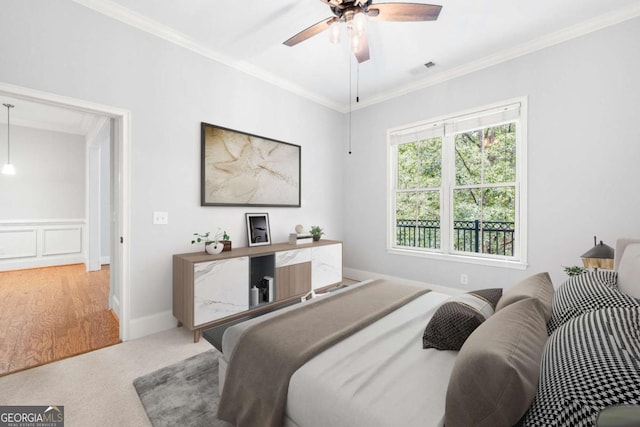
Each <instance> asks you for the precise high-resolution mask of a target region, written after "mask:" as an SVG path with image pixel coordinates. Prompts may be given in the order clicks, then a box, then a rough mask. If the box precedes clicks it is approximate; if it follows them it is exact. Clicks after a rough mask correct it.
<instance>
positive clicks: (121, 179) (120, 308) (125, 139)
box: [0, 83, 130, 341]
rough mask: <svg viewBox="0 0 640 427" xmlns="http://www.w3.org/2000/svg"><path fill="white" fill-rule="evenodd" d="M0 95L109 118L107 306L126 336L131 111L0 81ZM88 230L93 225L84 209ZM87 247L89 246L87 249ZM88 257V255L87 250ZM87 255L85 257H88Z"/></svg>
mask: <svg viewBox="0 0 640 427" xmlns="http://www.w3.org/2000/svg"><path fill="white" fill-rule="evenodd" d="M0 96H7V97H11V98H15V99H20V100H25V101H28V102H33V103H40V104H42V105H46V106H54V107H59V108H63V109H69V110H73V111H79V112H85V113H87V114H92V115H96V116H101V117H105V118H107V119H108V120H109V121H110V130H111V135H112V141H113V143H112V144H111V153H110V154H111V165H112V167H111V176H112V180H111V182H112V184H113V185H112V186H111V206H112V208H111V215H110V217H111V231H110V240H111V242H112V243H111V249H110V268H109V270H110V271H109V273H110V274H109V277H110V278H109V288H110V292H109V306H110V308H111V309H112V310H113V312H114V313H115V314H116V315H117V316H118V319H119V324H120V331H119V336H120V340H122V341H126V340H127V339H128V337H129V322H130V305H129V304H130V301H129V281H128V277H129V268H130V266H129V259H130V252H129V247H130V245H129V241H128V239H129V235H130V232H129V231H130V214H129V206H130V189H129V188H130V172H129V168H130V156H129V153H130V112H129V111H126V110H122V109H119V108H115V107H110V106H106V105H100V104H96V103H92V102H87V101H83V100H79V99H74V98H69V97H65V96H60V95H56V94H51V93H47V92H42V91H37V90H33V89H29V88H24V87H19V86H14V85H10V84H6V83H0ZM87 214H88V217H87V222H88V223H87V230H91V229H92V227H94V229H95V227H96V224H95V218H94V219H92V218H91V215H89V212H87ZM87 249H89V248H87ZM85 252H87V251H85ZM86 255H87V256H88V255H89V254H88V253H86ZM88 259H89V258H87V260H88Z"/></svg>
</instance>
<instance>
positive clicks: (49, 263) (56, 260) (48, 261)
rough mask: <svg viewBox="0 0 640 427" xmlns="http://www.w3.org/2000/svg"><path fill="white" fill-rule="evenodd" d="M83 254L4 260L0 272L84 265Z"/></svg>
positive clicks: (0, 264)
mask: <svg viewBox="0 0 640 427" xmlns="http://www.w3.org/2000/svg"><path fill="white" fill-rule="evenodd" d="M84 261H85V258H84V256H83V255H82V254H79V255H72V256H60V257H50V258H49V257H47V258H32V259H16V260H3V261H2V263H0V271H10V270H23V269H25V268H42V267H54V266H56V265H71V264H84Z"/></svg>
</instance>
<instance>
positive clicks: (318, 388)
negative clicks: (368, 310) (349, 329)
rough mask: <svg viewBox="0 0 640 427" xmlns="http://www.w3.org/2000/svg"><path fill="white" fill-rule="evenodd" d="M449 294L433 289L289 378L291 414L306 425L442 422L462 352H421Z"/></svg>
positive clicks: (434, 423) (312, 361) (422, 424)
mask: <svg viewBox="0 0 640 427" xmlns="http://www.w3.org/2000/svg"><path fill="white" fill-rule="evenodd" d="M448 298H450V296H449V295H445V294H441V293H437V292H429V293H428V294H426V295H423V296H421V297H419V298H417V299H416V300H414V301H412V302H410V303H409V304H407V305H405V306H404V307H402V308H400V309H398V310H396V311H395V312H393V313H391V314H390V315H388V316H386V317H384V318H383V319H381V320H379V321H377V322H375V323H374V324H372V325H370V326H368V327H367V328H365V329H363V330H362V331H360V332H358V333H356V334H354V335H352V336H351V337H349V338H347V339H345V340H343V341H342V342H340V343H338V344H337V345H335V346H334V347H332V348H330V349H329V350H326V351H324V352H322V353H321V354H319V355H318V356H316V357H314V358H313V359H311V360H310V361H309V362H307V363H306V364H305V365H304V366H302V368H300V369H298V371H296V373H295V374H294V375H293V376H292V377H291V381H290V383H289V394H288V397H287V409H286V413H287V416H288V418H290V420H291V421H293V423H295V425H298V426H300V427H325V426H332V427H337V426H345V427H346V426H351V427H353V426H369V427H371V426H405V427H409V426H422V427H424V426H442V425H443V423H444V409H445V395H446V391H447V384H448V382H449V377H450V375H451V370H452V369H453V364H454V362H455V358H456V355H457V354H458V353H457V352H454V351H438V350H435V349H428V350H424V349H422V333H423V332H424V328H425V326H426V325H427V323H428V320H429V319H430V318H431V316H432V315H433V313H434V312H435V310H436V309H437V307H438V306H439V305H440V304H441V303H442V302H443V301H445V300H446V299H448Z"/></svg>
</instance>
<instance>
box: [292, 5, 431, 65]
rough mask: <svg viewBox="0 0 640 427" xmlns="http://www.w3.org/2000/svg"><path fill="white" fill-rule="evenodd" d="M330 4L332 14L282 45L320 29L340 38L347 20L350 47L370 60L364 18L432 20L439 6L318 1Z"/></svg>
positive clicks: (335, 40)
mask: <svg viewBox="0 0 640 427" xmlns="http://www.w3.org/2000/svg"><path fill="white" fill-rule="evenodd" d="M320 1H322V2H323V3H326V4H327V5H329V8H330V9H331V12H333V14H334V15H335V16H332V17H330V18H327V19H324V20H322V21H320V22H318V23H316V24H313V25H312V26H310V27H309V28H307V29H305V30H302V31H300V32H299V33H298V34H296V35H295V36H293V37H291V38H290V39H288V40H287V41H285V42H284V43H283V44H285V45H287V46H295V45H297V44H298V43H300V42H303V41H305V40H307V39H309V38H311V37H313V36H315V35H317V34H320V33H321V32H323V31H325V30H328V29H331V33H330V37H329V38H330V40H331V42H333V43H338V42H339V41H340V23H342V22H344V23H346V26H347V29H348V33H349V38H350V41H351V50H352V51H353V53H354V55H355V56H356V59H357V60H358V62H359V63H361V62H365V61H368V60H369V42H368V41H367V35H366V33H365V25H366V21H367V19H371V20H373V21H400V22H411V21H435V20H436V19H438V15H439V14H440V9H442V6H438V5H432V4H421V3H376V4H372V0H320Z"/></svg>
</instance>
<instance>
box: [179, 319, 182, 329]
mask: <svg viewBox="0 0 640 427" xmlns="http://www.w3.org/2000/svg"><path fill="white" fill-rule="evenodd" d="M180 326H182V322H181V321H179V320H178V328H179V327H180Z"/></svg>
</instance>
